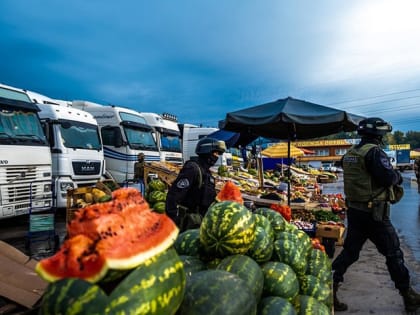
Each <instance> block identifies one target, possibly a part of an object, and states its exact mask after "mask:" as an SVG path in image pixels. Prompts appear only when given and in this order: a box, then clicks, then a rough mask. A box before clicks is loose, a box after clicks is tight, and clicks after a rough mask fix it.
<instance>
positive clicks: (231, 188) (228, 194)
mask: <svg viewBox="0 0 420 315" xmlns="http://www.w3.org/2000/svg"><path fill="white" fill-rule="evenodd" d="M216 199H217V201H236V202H237V203H240V204H241V205H243V204H244V200H243V198H242V193H241V190H240V189H239V187H238V186H236V185H235V184H234V183H233V182H232V181H227V182H226V183H225V184H224V185H223V187H222V189H221V190H220V191H219V193H218V194H217V196H216Z"/></svg>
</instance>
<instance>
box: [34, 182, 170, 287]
mask: <svg viewBox="0 0 420 315" xmlns="http://www.w3.org/2000/svg"><path fill="white" fill-rule="evenodd" d="M118 190H121V191H118ZM118 190H116V191H114V193H115V194H113V198H115V199H113V200H112V201H110V202H105V203H101V204H95V205H92V206H88V207H85V208H83V209H81V210H80V211H79V214H78V216H77V217H75V218H74V219H73V220H72V221H71V222H70V224H69V225H68V239H67V240H66V241H65V242H64V243H63V245H62V246H61V248H60V250H59V251H58V252H57V253H56V254H55V255H53V256H51V257H49V258H46V259H43V260H41V261H40V262H39V263H38V264H37V267H36V271H37V272H38V274H39V275H40V276H41V277H43V278H44V279H46V280H48V281H55V280H58V279H61V278H67V277H77V278H82V279H84V280H87V281H89V282H97V281H99V280H100V279H102V278H103V277H104V276H105V275H106V273H107V271H108V270H109V269H117V270H118V269H120V270H123V269H131V268H134V267H136V266H138V265H139V264H141V263H142V262H144V261H145V260H147V259H149V258H151V257H153V256H155V255H157V254H159V253H161V252H163V251H164V250H166V249H167V248H169V247H170V246H171V245H172V244H173V243H174V241H175V239H176V237H177V236H178V228H177V227H176V225H175V224H174V223H173V221H172V220H171V219H170V218H169V217H168V216H166V214H161V213H157V212H153V211H151V210H150V208H149V206H148V204H147V203H146V202H145V201H144V200H143V197H142V196H141V194H137V193H135V192H130V190H135V189H133V188H120V189H118ZM128 196H129V198H127V197H128Z"/></svg>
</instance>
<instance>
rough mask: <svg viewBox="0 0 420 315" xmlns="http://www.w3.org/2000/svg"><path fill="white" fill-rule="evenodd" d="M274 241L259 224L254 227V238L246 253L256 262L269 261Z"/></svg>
mask: <svg viewBox="0 0 420 315" xmlns="http://www.w3.org/2000/svg"><path fill="white" fill-rule="evenodd" d="M273 250H274V243H273V241H272V239H271V237H270V236H268V234H267V232H266V230H264V229H263V228H262V227H261V226H257V227H256V228H255V240H254V241H253V242H252V244H251V247H250V249H249V250H248V252H247V255H249V256H250V257H252V259H254V260H255V261H256V262H257V263H263V262H266V261H269V260H270V259H271V257H272V256H273Z"/></svg>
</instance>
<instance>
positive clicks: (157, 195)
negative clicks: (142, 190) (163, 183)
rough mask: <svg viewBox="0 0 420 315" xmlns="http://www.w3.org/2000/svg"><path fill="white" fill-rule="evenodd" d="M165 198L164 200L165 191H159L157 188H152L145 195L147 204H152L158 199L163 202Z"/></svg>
mask: <svg viewBox="0 0 420 315" xmlns="http://www.w3.org/2000/svg"><path fill="white" fill-rule="evenodd" d="M165 200H166V192H163V191H159V190H154V191H152V192H150V193H149V194H148V196H147V201H148V202H149V204H152V205H153V204H155V203H157V202H159V201H162V202H164V201H165Z"/></svg>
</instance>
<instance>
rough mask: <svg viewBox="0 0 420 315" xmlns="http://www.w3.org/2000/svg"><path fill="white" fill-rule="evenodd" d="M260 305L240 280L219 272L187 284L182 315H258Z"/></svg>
mask: <svg viewBox="0 0 420 315" xmlns="http://www.w3.org/2000/svg"><path fill="white" fill-rule="evenodd" d="M256 312H257V301H256V299H255V296H254V294H253V292H252V291H251V290H250V289H249V288H248V286H247V284H246V283H245V282H244V280H242V279H241V278H240V277H239V276H237V275H235V274H233V273H231V272H228V271H225V270H218V269H209V270H203V271H200V272H197V273H195V274H193V275H192V276H191V277H190V278H189V279H188V281H187V286H186V289H185V295H184V300H183V301H182V304H181V306H180V308H179V313H177V314H179V315H204V314H205V315H220V314H230V315H255V314H256Z"/></svg>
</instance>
